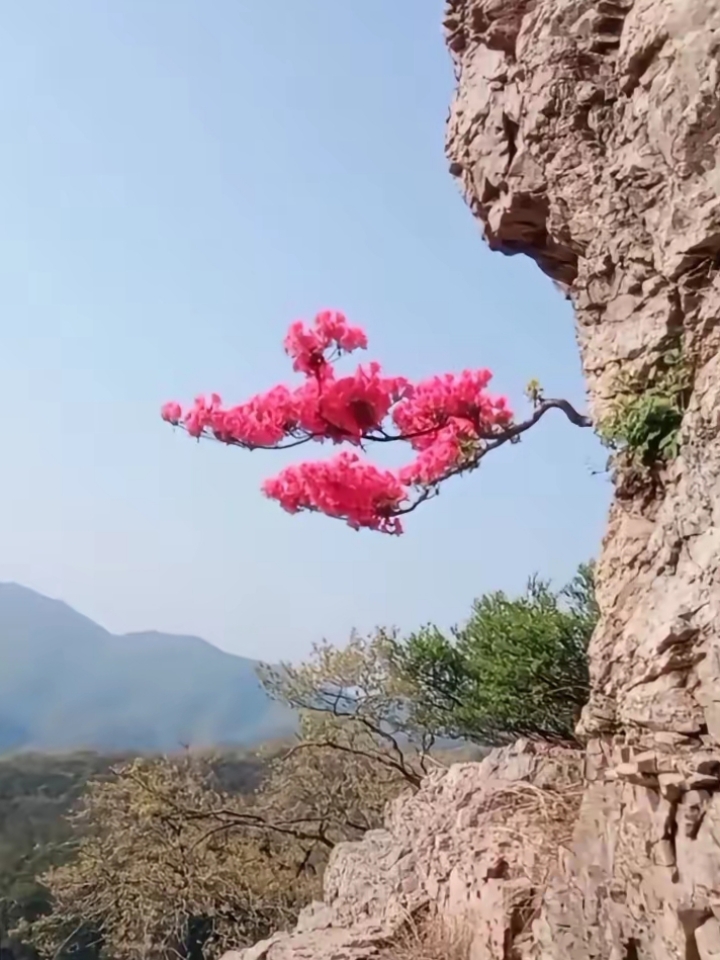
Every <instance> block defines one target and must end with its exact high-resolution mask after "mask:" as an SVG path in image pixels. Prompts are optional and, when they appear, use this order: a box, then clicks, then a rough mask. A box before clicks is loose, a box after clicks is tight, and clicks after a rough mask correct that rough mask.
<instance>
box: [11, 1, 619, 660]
mask: <svg viewBox="0 0 720 960" xmlns="http://www.w3.org/2000/svg"><path fill="white" fill-rule="evenodd" d="M441 17H442V4H441V2H440V0H392V2H388V0H343V2H338V0H275V2H272V3H271V2H262V0H261V2H258V0H254V2H251V0H213V2H212V3H207V2H202V0H123V2H121V3H98V2H97V0H72V2H71V3H58V2H57V0H28V2H25V3H10V4H6V5H5V6H4V9H3V12H2V17H1V18H0V85H1V86H2V90H3V94H2V97H0V128H1V129H2V133H3V136H2V141H3V144H2V150H0V183H2V187H1V188H0V331H1V336H0V392H1V393H2V396H3V398H4V402H3V408H4V410H5V415H4V417H3V420H4V423H3V468H2V471H1V472H0V503H1V504H2V507H0V579H2V580H15V581H18V582H20V583H23V584H26V585H27V586H30V587H33V588H35V589H37V590H40V591H42V592H43V593H47V594H49V595H51V596H55V597H60V598H62V599H64V600H66V601H67V602H68V603H70V604H71V605H73V606H74V607H76V608H77V609H79V610H80V611H82V612H83V613H86V614H87V615H88V616H91V617H93V619H96V620H97V621H99V622H100V623H102V624H103V625H104V626H106V627H108V628H109V629H112V630H115V631H130V630H139V629H145V628H156V629H159V630H167V631H175V632H183V633H197V634H199V635H201V636H203V637H205V638H206V639H208V640H211V641H213V642H215V643H217V644H219V645H221V646H222V647H224V648H226V649H228V650H231V651H234V652H237V653H242V654H246V655H250V656H257V657H260V658H263V659H274V658H277V657H290V658H296V657H299V656H302V655H303V654H304V653H305V652H307V650H308V648H309V647H310V645H311V644H312V642H313V641H315V640H318V639H320V638H322V637H327V638H328V639H331V640H333V641H337V642H342V641H343V639H344V638H345V637H346V636H347V634H348V633H349V631H350V630H351V628H352V627H353V626H355V627H358V628H359V629H361V630H366V629H371V628H372V627H373V626H375V625H379V624H383V625H397V626H399V627H401V628H411V627H413V626H414V625H419V624H421V623H425V622H428V621H434V622H437V623H440V624H442V625H448V624H450V623H453V622H455V621H457V620H461V619H462V618H463V617H464V616H465V615H466V614H467V612H468V610H469V607H470V603H471V601H472V599H473V597H474V596H476V595H478V594H479V593H481V592H482V591H485V590H488V589H494V588H504V589H508V590H517V589H520V588H522V586H523V585H524V582H525V580H526V578H527V576H528V575H529V574H530V573H532V572H533V571H539V572H541V573H543V574H545V575H548V576H551V577H553V578H556V579H557V580H558V581H561V580H563V579H565V578H568V577H569V576H570V575H571V574H572V572H573V569H574V567H575V565H576V564H577V563H578V562H579V561H582V560H585V559H587V558H589V557H590V556H592V555H593V554H595V553H596V552H597V549H598V546H599V541H600V536H601V533H602V527H603V522H604V517H605V512H606V506H607V502H608V498H609V485H608V481H607V478H606V477H603V476H598V475H593V470H597V469H598V468H601V467H602V466H603V464H604V454H603V452H602V450H601V448H600V447H599V445H598V444H597V442H596V441H595V440H594V438H593V437H592V436H591V435H590V431H580V430H577V429H576V428H574V427H572V426H570V425H569V424H568V423H567V421H565V420H564V418H563V417H562V416H561V415H557V416H553V415H552V414H551V415H549V416H548V417H547V418H546V419H545V420H544V421H543V422H542V424H541V425H539V426H538V427H536V428H535V430H534V431H533V432H532V433H531V435H529V436H528V438H527V440H525V441H523V443H521V444H519V445H517V446H513V447H511V448H506V449H503V450H502V451H499V452H498V453H497V454H496V455H494V456H492V457H489V458H488V459H487V460H486V461H485V463H484V465H483V467H482V470H481V471H479V472H478V473H477V474H475V475H473V476H471V477H467V478H464V479H462V480H458V481H455V482H454V483H453V484H452V485H451V486H449V487H447V488H446V489H445V490H444V491H443V493H442V495H441V497H440V498H439V499H438V500H437V501H435V502H434V503H432V504H429V505H426V507H425V509H424V510H422V511H418V512H417V513H415V514H414V515H413V516H412V517H410V518H408V523H407V528H408V532H407V534H406V535H405V536H404V537H403V538H400V539H398V538H393V537H383V536H382V535H380V534H374V533H368V532H363V533H355V532H353V531H351V530H350V529H349V528H348V527H346V526H344V525H343V524H341V523H339V522H337V521H332V520H329V519H326V518H323V517H318V516H306V517H291V516H289V515H287V514H285V513H283V511H282V510H281V509H280V508H279V507H278V506H277V505H276V504H274V503H271V502H269V501H266V500H265V499H264V498H263V497H262V496H261V494H260V493H259V485H260V483H261V480H262V479H263V477H265V476H266V475H268V474H269V473H273V472H275V471H276V470H277V469H279V468H280V467H281V465H282V463H284V462H286V461H282V463H281V461H280V459H279V458H277V457H276V456H274V455H273V454H264V453H261V452H256V453H254V454H247V453H243V452H241V451H238V450H232V449H226V448H222V447H220V446H218V445H215V444H204V445H198V444H195V443H193V442H192V441H190V440H189V439H188V438H187V437H185V436H183V435H181V434H180V433H177V432H173V431H172V430H171V429H170V428H168V427H167V426H165V425H164V424H163V423H162V422H161V421H160V419H159V416H158V410H159V406H160V403H161V402H162V401H164V400H167V399H179V400H191V399H192V398H193V397H194V396H195V395H196V394H197V393H200V392H210V391H213V390H215V391H217V392H219V393H220V394H221V395H222V396H223V399H225V400H226V401H238V400H241V399H243V398H244V397H246V396H247V395H248V394H250V393H253V392H256V391H258V390H260V389H264V388H266V387H268V386H270V385H272V384H273V383H275V382H277V381H278V380H282V379H284V378H287V377H288V375H289V365H288V362H287V360H286V358H285V357H284V354H283V353H282V348H281V340H282V337H283V335H284V332H285V329H286V327H287V325H288V324H289V322H290V321H292V320H294V319H297V318H298V317H310V316H312V314H313V313H314V312H315V311H316V310H317V309H319V308H322V307H326V306H330V307H336V308H339V309H343V310H344V311H345V312H346V313H347V314H348V316H349V318H350V319H351V320H352V321H353V322H355V323H359V324H361V325H363V326H365V327H366V329H367V331H368V334H369V336H370V347H371V350H370V353H371V354H372V355H374V356H376V357H377V358H378V359H380V360H381V361H382V362H383V364H384V365H385V366H386V367H387V369H388V371H390V372H396V373H404V374H406V375H410V376H423V375H429V374H432V373H435V372H444V371H446V370H459V369H462V368H463V367H467V366H470V367H480V366H487V367H490V368H491V369H492V370H494V371H495V377H496V380H495V384H494V385H495V387H496V389H497V390H498V392H501V393H506V394H508V395H509V397H510V398H511V400H512V401H513V404H514V405H515V406H518V405H519V404H521V402H522V390H523V387H524V385H525V384H526V383H527V381H528V380H529V379H530V378H532V377H537V378H538V379H539V380H540V381H541V382H542V384H543V385H544V386H545V387H546V389H547V391H548V392H549V393H551V394H555V395H564V396H567V397H568V398H570V399H572V400H573V401H575V402H576V403H577V404H578V405H580V406H582V405H583V403H584V391H583V384H582V379H581V376H580V370H579V361H578V357H577V351H576V347H575V342H574V336H573V327H572V317H571V312H570V309H569V306H568V304H567V303H565V302H564V301H563V300H562V298H561V297H560V295H559V294H558V293H557V292H556V290H555V289H554V288H553V286H552V285H551V283H550V282H549V281H548V280H547V279H546V278H544V277H543V276H542V275H541V274H540V272H539V271H538V270H537V268H535V267H534V265H533V264H531V263H530V262H528V261H523V260H522V259H520V258H513V259H508V258H504V257H502V256H500V255H499V254H490V253H489V252H488V251H487V250H486V249H485V248H484V246H483V243H482V241H481V239H480V235H479V230H478V228H477V226H476V224H475V223H474V222H473V220H472V217H471V216H470V214H469V212H468V211H467V209H466V208H465V206H464V204H463V202H462V200H461V198H460V196H459V194H458V191H457V187H456V185H455V183H454V182H453V180H452V178H451V177H450V175H449V174H448V172H447V161H446V160H445V157H444V153H443V140H444V126H445V119H446V116H447V110H448V104H449V102H450V98H451V93H452V87H453V77H452V70H451V66H450V63H449V59H448V56H447V54H446V51H445V48H444V46H443V42H442V35H441V26H440V24H441ZM311 452H312V451H311Z"/></svg>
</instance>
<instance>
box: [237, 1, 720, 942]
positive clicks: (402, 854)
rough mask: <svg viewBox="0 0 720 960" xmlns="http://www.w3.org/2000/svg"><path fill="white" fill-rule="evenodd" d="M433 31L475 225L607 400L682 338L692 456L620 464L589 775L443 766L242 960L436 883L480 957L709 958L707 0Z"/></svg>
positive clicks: (538, 10) (715, 597) (454, 169)
mask: <svg viewBox="0 0 720 960" xmlns="http://www.w3.org/2000/svg"><path fill="white" fill-rule="evenodd" d="M445 28H446V32H447V43H448V46H449V48H450V51H451V54H452V57H453V60H454V63H455V68H456V75H457V95H456V99H455V102H454V104H453V107H452V111H451V116H450V121H449V125H448V155H449V158H450V169H451V173H452V174H453V175H454V176H455V177H456V178H457V179H458V182H459V183H460V184H461V186H462V189H463V191H464V194H465V197H466V199H467V202H468V204H469V206H470V208H471V210H472V211H473V213H474V215H475V216H476V217H477V218H478V220H479V221H480V223H481V224H482V227H483V230H484V233H485V237H486V240H487V242H488V243H489V245H490V246H491V247H492V248H493V249H495V250H498V251H501V252H502V253H505V254H524V255H526V256H528V257H530V258H532V259H533V260H534V261H535V262H536V263H537V264H538V266H539V268H540V269H541V270H542V271H544V273H546V274H547V275H548V276H549V277H550V278H551V279H552V280H553V281H554V282H555V283H556V284H557V285H558V286H559V287H560V288H561V289H562V290H563V291H564V293H565V294H566V295H567V296H568V297H570V298H571V299H572V302H573V304H574V306H575V310H576V315H577V333H578V341H579V346H580V351H581V355H582V361H583V366H584V370H585V373H586V376H587V383H588V390H589V397H590V406H591V411H592V415H593V418H594V419H595V421H596V422H602V421H603V418H605V417H606V416H607V414H608V411H609V410H610V409H611V408H612V405H613V401H614V399H615V398H616V395H617V393H618V390H619V385H620V384H621V383H622V382H623V378H627V377H634V378H635V379H636V380H638V379H639V381H640V382H643V381H646V382H651V381H652V377H653V375H654V371H656V370H658V369H660V368H661V366H662V363H663V358H664V357H665V356H666V355H667V353H668V351H670V350H671V349H672V350H674V351H675V350H678V349H679V350H680V351H681V353H682V355H683V357H684V358H685V361H686V363H687V365H688V369H689V370H690V371H691V384H690V390H689V401H688V404H687V408H686V412H685V414H684V417H683V423H682V430H681V450H680V455H679V456H677V457H676V458H674V459H673V460H672V461H671V462H670V463H669V465H666V466H665V467H664V468H663V469H662V470H661V471H660V472H659V474H656V475H655V476H654V478H653V482H652V484H650V483H647V482H638V481H637V477H633V475H632V472H631V471H625V470H623V469H620V470H619V471H618V473H617V477H616V497H615V502H614V504H613V506H612V508H611V514H610V519H609V525H608V530H607V534H606V537H605V541H604V546H603V551H602V556H601V559H600V563H599V569H598V599H599V602H600V606H601V611H602V617H601V622H600V625H599V628H598V630H597V631H596V634H595V636H594V638H593V642H592V645H591V672H592V684H593V689H592V696H591V701H590V703H589V705H588V707H587V709H586V710H585V713H584V716H583V719H582V722H581V733H582V735H583V738H584V739H585V741H586V743H587V749H586V752H585V756H584V759H583V771H582V780H583V786H582V790H581V791H578V788H577V786H576V780H577V776H578V775H579V774H578V770H579V767H578V759H577V757H574V758H573V759H572V760H571V759H570V755H568V756H567V757H565V758H564V759H563V760H562V761H561V760H560V758H559V757H558V755H557V753H556V752H554V751H551V752H550V753H549V754H548V755H547V756H543V755H539V754H538V753H537V752H535V751H534V750H533V749H532V748H530V747H528V745H521V746H520V747H519V748H518V749H516V750H515V751H509V752H508V751H505V752H501V753H500V754H494V755H492V756H491V757H490V758H488V759H487V760H486V761H484V762H483V763H482V764H480V765H463V766H459V767H456V768H453V769H452V770H451V771H449V772H448V773H446V774H444V775H443V776H440V775H437V776H434V777H433V778H431V779H430V780H429V781H428V782H427V783H426V784H425V786H424V787H423V788H422V789H421V791H420V792H419V794H418V795H417V796H416V797H414V798H408V799H404V800H402V801H401V802H399V803H398V804H397V805H396V806H395V807H394V808H393V810H392V811H391V813H390V816H389V821H388V829H387V831H385V832H382V833H378V834H372V835H370V836H368V837H367V838H366V839H365V840H364V841H363V842H362V843H361V844H359V845H351V846H349V847H343V848H341V849H340V850H338V851H337V853H336V855H335V857H334V860H333V863H332V865H331V868H330V870H329V871H328V875H327V878H326V894H327V896H326V904H325V906H323V907H315V908H313V909H312V910H310V911H308V912H307V913H306V915H305V916H304V917H303V919H302V921H301V924H300V927H299V928H298V931H297V932H296V933H294V934H292V935H289V936H284V937H279V938H276V939H274V940H273V941H270V942H268V943H267V944H261V945H259V946H258V947H256V948H253V950H251V951H249V952H246V954H245V960H259V958H263V957H267V958H268V960H290V958H292V960H301V958H305V957H308V958H309V957H314V958H318V960H319V958H326V960H329V958H330V957H333V958H335V960H363V958H366V957H372V956H377V955H378V954H379V953H380V952H381V951H382V949H383V944H384V943H385V944H386V943H388V942H391V941H392V937H393V936H394V935H395V933H396V932H397V929H398V926H399V925H400V923H401V922H402V919H403V917H407V915H408V913H411V912H413V911H416V910H418V909H421V908H422V907H423V906H424V905H425V904H432V905H433V906H434V908H435V909H436V910H438V911H439V913H440V914H441V915H442V916H444V917H452V916H454V915H462V916H463V917H465V918H466V919H467V920H468V921H469V924H470V927H471V931H472V938H473V943H472V948H471V951H470V956H471V957H472V960H486V958H487V960H500V958H502V960H530V958H534V960H589V958H593V960H650V958H653V960H665V958H667V960H712V958H720V359H719V354H718V345H719V337H720V323H719V321H720V0H450V2H449V3H448V6H447V10H446V17H445ZM568 442H569V443H571V442H572V435H569V437H568ZM563 764H564V765H565V766H563ZM573 764H574V766H573ZM561 768H562V769H561ZM573 771H574V772H573ZM558 778H560V780H563V782H564V783H565V784H566V788H567V790H568V791H569V793H568V795H569V796H570V795H572V796H574V797H575V798H576V799H577V801H578V802H577V804H575V805H573V803H570V804H568V805H566V806H565V807H564V808H563V811H564V812H563V814H562V816H560V815H559V811H560V808H559V807H557V808H556V807H553V806H552V804H553V803H556V802H557V796H558V790H557V787H558ZM508 784H511V785H512V786H511V787H508V786H507V785H508ZM520 784H522V785H523V786H519V785H520ZM534 790H537V791H538V793H537V795H536V796H535V800H536V801H537V802H536V805H535V807H533V808H532V809H531V808H527V809H526V810H525V811H524V812H523V811H522V809H521V807H520V808H518V807H512V805H510V806H508V805H507V804H506V805H504V800H503V798H505V799H507V798H508V797H509V796H512V797H514V799H515V800H516V801H517V799H518V795H519V794H522V793H523V791H524V792H525V793H527V794H528V795H529V794H532V793H533V791H534ZM573 791H574V793H573ZM548 796H550V797H552V798H553V800H552V802H550V801H548ZM541 798H542V800H543V802H544V803H545V807H543V806H542V804H541V802H540V801H541ZM548 804H550V808H551V809H553V810H555V813H554V814H553V813H551V814H549V815H548V813H547V810H548ZM529 810H530V811H531V813H532V815H531V816H527V814H528V811H529ZM548 816H549V817H550V821H552V824H553V825H552V829H551V828H550V826H549V823H550V821H548V819H547V817H548ZM518 818H520V819H518ZM563 818H564V819H563ZM559 823H563V824H564V825H563V827H562V829H559V827H558V824H559ZM560 834H563V835H562V836H561V835H560ZM548 843H550V845H551V847H552V851H551V852H549V848H548ZM539 864H542V865H543V868H544V869H543V872H542V875H541V876H540V875H539V874H538V873H537V872H534V871H536V867H537V866H538V865H539ZM383 871H384V879H383V878H382V877H383ZM388 955H391V954H388Z"/></svg>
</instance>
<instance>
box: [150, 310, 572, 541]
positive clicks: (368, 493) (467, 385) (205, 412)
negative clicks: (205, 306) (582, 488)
mask: <svg viewBox="0 0 720 960" xmlns="http://www.w3.org/2000/svg"><path fill="white" fill-rule="evenodd" d="M284 347H285V352H286V353H287V355H288V356H289V357H290V359H291V360H292V366H293V370H294V371H295V372H296V373H297V374H300V376H301V377H302V380H301V382H300V383H298V384H296V385H295V386H286V385H283V384H279V385H276V386H274V387H272V388H271V389H270V390H268V391H267V392H266V393H260V394H257V395H256V396H254V397H251V398H250V399H249V400H246V401H244V402H242V403H240V404H237V405H235V406H225V405H224V404H223V402H222V400H221V398H220V397H219V396H218V395H217V394H211V395H210V396H209V397H204V396H200V397H197V398H196V400H195V401H194V403H193V404H192V405H191V406H189V407H188V408H186V409H183V408H182V406H181V405H180V404H179V403H177V402H175V401H172V402H169V403H166V404H164V405H163V407H162V409H161V415H162V418H163V419H164V420H165V421H167V422H168V423H171V424H173V425H175V426H182V427H183V428H184V429H185V430H186V431H187V432H188V433H189V434H190V436H193V437H198V438H199V437H212V438H214V439H215V440H218V441H220V442H222V443H226V444H229V445H234V446H240V447H244V448H246V449H249V450H253V449H257V448H270V449H284V448H287V447H291V446H297V445H300V444H305V443H310V442H316V443H325V442H330V443H332V444H335V445H342V444H348V445H349V446H350V447H351V449H350V450H344V451H342V452H340V453H339V454H337V455H336V456H334V457H332V458H330V459H328V460H320V461H315V462H306V463H299V464H294V465H292V466H289V467H286V468H285V469H284V470H283V471H281V473H280V474H278V476H276V477H274V478H272V479H270V480H267V481H266V482H265V483H264V484H263V492H264V493H265V494H266V496H268V497H271V498H272V499H274V500H277V501H278V503H279V504H280V505H281V506H282V507H283V509H285V510H287V511H289V512H290V513H297V512H298V511H302V510H311V511H318V512H321V513H324V514H326V515H328V516H331V517H336V518H338V519H342V520H344V521H345V522H346V523H347V524H349V525H350V526H351V527H353V528H355V529H359V528H361V527H364V528H369V529H372V530H380V531H382V532H384V533H393V534H398V533H401V532H402V524H401V520H400V519H399V518H400V517H401V516H402V515H403V514H405V513H409V512H410V511H411V510H412V509H414V508H415V506H417V505H418V504H419V503H421V502H422V501H424V500H426V499H429V498H430V497H431V496H433V495H434V494H435V493H436V492H437V489H438V486H439V484H441V483H443V482H444V481H445V480H447V479H449V478H450V477H451V476H454V475H456V474H458V473H464V472H466V471H469V470H472V469H474V468H475V467H477V466H478V464H479V462H480V460H481V458H482V457H483V456H484V455H485V453H487V452H488V450H490V449H493V448H494V447H495V446H498V445H499V444H501V443H504V442H506V441H507V440H508V439H513V438H515V436H516V435H517V434H519V433H520V432H522V431H523V430H525V429H527V427H528V426H529V425H531V424H532V423H533V422H535V420H536V419H539V416H540V415H542V412H544V410H542V411H540V412H538V413H536V414H535V415H534V418H532V419H531V420H530V421H528V422H527V423H525V424H522V425H519V426H518V425H516V424H514V421H513V415H512V411H511V410H510V407H509V404H508V401H507V400H506V398H505V397H502V396H494V395H492V394H491V393H489V392H488V386H489V384H490V382H491V380H492V374H491V373H490V371H489V370H486V369H484V368H481V369H478V370H463V371H462V372H461V373H460V374H452V373H448V374H444V375H442V376H434V377H430V378H428V379H425V380H421V381H419V382H418V383H414V384H413V383H412V382H411V381H409V380H408V379H407V378H406V377H402V376H388V375H386V374H385V373H384V372H383V370H382V368H381V366H380V364H379V363H377V362H375V361H372V362H370V363H368V364H365V365H361V366H358V367H357V368H356V369H355V370H354V371H353V372H350V373H347V374H344V375H339V374H338V370H337V368H336V363H337V361H338V360H339V359H341V358H342V357H343V356H344V355H346V354H350V353H352V352H354V351H356V350H365V349H367V336H366V335H365V331H364V330H362V329H361V328H360V327H354V326H351V325H350V324H349V323H348V321H347V319H346V317H345V316H344V314H342V313H340V312H338V311H334V310H324V311H322V312H321V313H319V314H318V315H317V316H316V317H315V320H314V321H313V323H312V324H306V323H304V322H302V321H297V322H296V323H293V324H292V325H291V326H290V329H289V331H288V333H287V336H286V337H285V341H284ZM549 404H550V405H555V406H560V407H561V409H565V407H569V405H567V404H565V402H564V401H549ZM563 405H564V406H563ZM570 409H571V410H572V408H570ZM566 413H567V410H566ZM573 413H574V411H573ZM568 416H570V414H569V413H568ZM575 418H576V422H577V420H578V419H582V418H579V415H578V414H575ZM571 419H572V417H571ZM580 425H585V424H584V423H581V424H580ZM391 441H399V442H402V443H405V444H407V447H408V449H409V450H410V451H412V457H411V459H410V460H409V462H408V463H407V464H406V465H405V466H402V467H400V468H398V469H395V470H390V469H383V468H380V467H378V466H376V465H375V464H373V463H371V462H370V461H369V460H367V459H366V458H365V457H363V456H360V454H359V453H358V452H357V451H358V448H363V449H364V448H366V447H367V446H368V445H369V444H371V443H387V442H391Z"/></svg>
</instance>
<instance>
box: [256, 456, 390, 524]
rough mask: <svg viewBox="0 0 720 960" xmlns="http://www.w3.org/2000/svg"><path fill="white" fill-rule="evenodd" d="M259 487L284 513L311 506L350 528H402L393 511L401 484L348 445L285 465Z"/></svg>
mask: <svg viewBox="0 0 720 960" xmlns="http://www.w3.org/2000/svg"><path fill="white" fill-rule="evenodd" d="M263 493H264V494H265V495H266V496H268V497H271V498H272V499H273V500H277V501H278V502H279V503H280V504H281V505H282V506H283V508H284V509H285V510H287V511H288V513H297V512H298V511H300V510H317V511H319V512H320V513H325V514H327V516H329V517H338V518H339V519H342V520H345V521H346V522H347V523H348V524H349V525H350V526H351V527H353V528H354V529H356V530H359V529H360V527H368V528H370V529H371V530H381V531H382V532H383V533H402V525H401V523H400V520H399V519H398V516H397V511H398V510H399V509H401V507H402V504H403V502H404V501H405V500H406V499H407V488H406V487H405V486H404V485H403V484H402V483H401V482H400V480H399V479H398V478H397V477H396V476H395V474H394V473H393V472H392V471H390V470H380V469H378V468H377V467H376V466H375V465H374V464H372V463H368V462H367V461H366V460H361V459H360V457H359V456H358V455H357V454H356V453H354V452H351V451H344V452H342V453H339V454H338V455H337V456H335V457H333V458H332V459H331V460H321V461H319V462H311V463H300V464H297V465H294V466H291V467H287V468H286V469H285V470H283V471H282V472H281V473H280V474H279V475H278V476H277V477H273V478H272V479H271V480H266V481H265V483H264V484H263Z"/></svg>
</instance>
